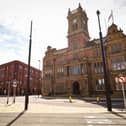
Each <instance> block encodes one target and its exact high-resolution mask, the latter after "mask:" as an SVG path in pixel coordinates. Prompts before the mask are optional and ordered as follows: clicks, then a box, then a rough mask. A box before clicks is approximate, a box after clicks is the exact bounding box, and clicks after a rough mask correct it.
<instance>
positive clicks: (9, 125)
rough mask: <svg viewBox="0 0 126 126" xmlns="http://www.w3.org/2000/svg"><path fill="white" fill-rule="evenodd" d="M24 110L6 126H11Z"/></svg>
mask: <svg viewBox="0 0 126 126" xmlns="http://www.w3.org/2000/svg"><path fill="white" fill-rule="evenodd" d="M25 111H26V110H24V111H22V112H21V113H19V114H18V115H17V116H16V117H15V118H14V119H13V120H12V121H11V122H9V123H8V124H7V125H6V126H11V125H12V124H13V123H14V122H15V121H16V120H18V119H19V118H20V117H21V116H22V115H23V114H24V113H25Z"/></svg>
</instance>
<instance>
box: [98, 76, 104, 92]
mask: <svg viewBox="0 0 126 126" xmlns="http://www.w3.org/2000/svg"><path fill="white" fill-rule="evenodd" d="M104 89H105V85H104V79H103V78H102V79H97V80H96V91H103V90H104Z"/></svg>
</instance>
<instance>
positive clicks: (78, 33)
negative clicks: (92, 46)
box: [67, 3, 90, 50]
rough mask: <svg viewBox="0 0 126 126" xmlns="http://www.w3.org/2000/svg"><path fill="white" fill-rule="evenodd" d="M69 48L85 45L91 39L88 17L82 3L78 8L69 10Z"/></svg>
mask: <svg viewBox="0 0 126 126" xmlns="http://www.w3.org/2000/svg"><path fill="white" fill-rule="evenodd" d="M67 19H68V36H67V37H68V48H69V49H70V50H72V49H78V48H83V47H85V45H86V43H87V42H88V41H89V38H90V37H89V33H88V17H87V14H86V12H85V11H84V10H83V9H82V7H81V5H80V3H79V6H78V8H77V9H75V10H73V11H71V10H70V9H69V11H68V16H67Z"/></svg>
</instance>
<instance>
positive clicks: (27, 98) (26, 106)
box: [25, 21, 32, 110]
mask: <svg viewBox="0 0 126 126" xmlns="http://www.w3.org/2000/svg"><path fill="white" fill-rule="evenodd" d="M31 45H32V21H31V27H30V40H29V55H28V71H27V72H28V73H27V74H28V76H27V84H26V91H25V110H27V109H28V104H29V90H30V61H31Z"/></svg>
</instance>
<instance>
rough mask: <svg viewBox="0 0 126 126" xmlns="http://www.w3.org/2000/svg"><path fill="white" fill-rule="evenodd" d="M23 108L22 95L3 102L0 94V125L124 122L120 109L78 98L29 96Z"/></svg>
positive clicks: (114, 125)
mask: <svg viewBox="0 0 126 126" xmlns="http://www.w3.org/2000/svg"><path fill="white" fill-rule="evenodd" d="M29 100H30V101H29V105H28V110H27V111H24V97H17V98H16V102H15V104H13V103H12V101H13V98H10V99H9V104H6V98H5V97H2V98H0V126H126V111H125V110H124V109H117V108H116V109H115V108H114V109H112V112H108V111H107V108H106V107H104V106H101V105H99V104H94V103H93V104H92V103H91V102H87V101H85V100H81V99H72V103H70V102H69V100H68V99H67V98H54V99H51V98H41V97H39V98H38V96H31V97H30V99H29Z"/></svg>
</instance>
